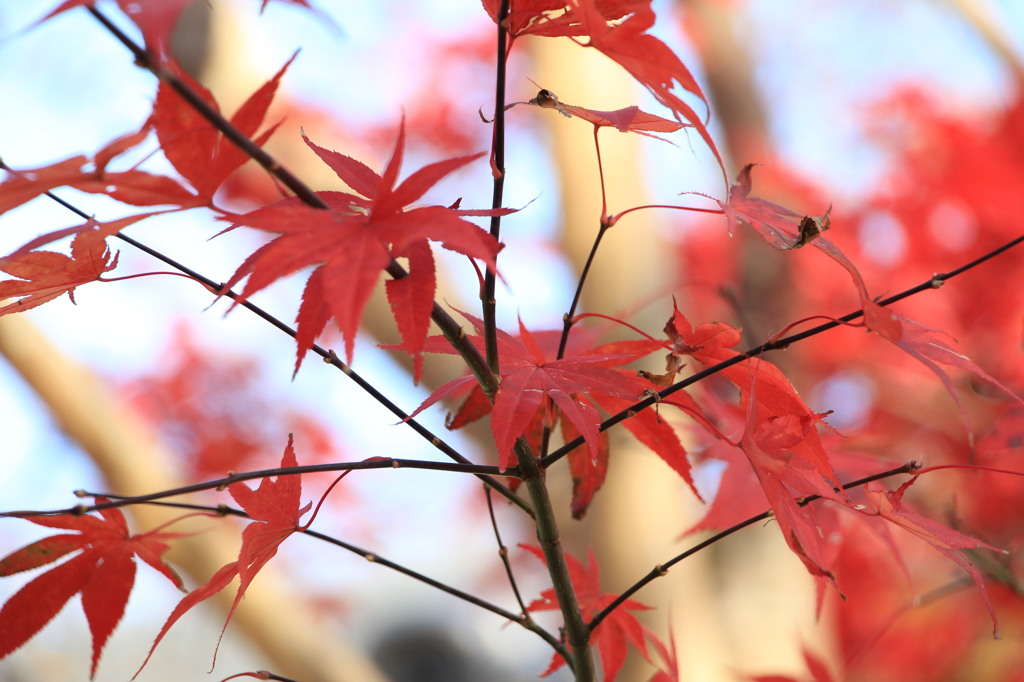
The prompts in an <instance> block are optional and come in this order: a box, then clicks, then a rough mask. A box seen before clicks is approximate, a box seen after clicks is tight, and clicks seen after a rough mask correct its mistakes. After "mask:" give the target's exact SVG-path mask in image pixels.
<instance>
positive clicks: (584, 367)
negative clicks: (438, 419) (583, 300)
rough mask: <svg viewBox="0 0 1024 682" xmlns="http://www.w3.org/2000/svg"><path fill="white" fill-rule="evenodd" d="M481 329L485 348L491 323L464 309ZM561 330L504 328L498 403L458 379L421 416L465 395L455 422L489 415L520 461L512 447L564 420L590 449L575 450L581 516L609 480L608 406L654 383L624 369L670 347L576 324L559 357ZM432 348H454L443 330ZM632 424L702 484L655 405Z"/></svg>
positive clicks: (504, 457) (497, 435)
mask: <svg viewBox="0 0 1024 682" xmlns="http://www.w3.org/2000/svg"><path fill="white" fill-rule="evenodd" d="M462 315H463V317H465V318H466V319H467V320H469V321H470V323H471V324H472V325H473V327H474V328H475V329H476V332H477V334H476V335H472V336H470V339H471V340H472V341H473V343H474V344H476V345H477V346H478V347H480V348H481V349H482V348H483V339H482V335H483V322H482V321H481V320H479V319H477V318H475V317H473V316H472V315H468V314H466V313H462ZM560 337H561V332H560V331H539V332H531V331H529V330H528V329H527V328H526V326H525V325H523V324H522V323H521V322H520V326H519V335H518V336H512V335H511V334H508V333H506V332H503V331H501V330H499V331H498V360H499V363H500V366H501V376H502V379H501V383H500V384H499V386H498V392H497V395H496V396H495V399H494V405H493V407H492V406H491V404H490V403H489V402H488V401H487V399H486V397H485V396H484V395H483V392H482V391H481V390H480V388H479V386H477V385H476V384H475V379H474V378H473V376H472V375H466V376H463V377H459V378H456V379H453V380H451V381H449V382H447V383H446V384H444V385H442V386H441V387H439V388H438V389H437V390H436V391H434V392H433V393H432V394H431V395H430V396H429V397H428V398H427V399H426V400H425V401H424V402H423V403H422V404H421V405H420V406H419V407H418V408H417V409H416V411H415V412H413V415H416V414H418V413H419V412H421V411H422V410H425V409H426V408H428V407H430V406H431V405H433V404H434V403H436V402H438V401H439V400H442V399H443V398H446V397H449V396H452V397H457V396H461V395H465V398H464V400H463V402H462V404H461V406H460V407H459V409H458V410H457V411H456V413H455V414H454V415H452V416H451V417H450V418H449V420H448V428H453V429H454V428H460V427H462V426H464V425H466V424H468V423H470V422H472V421H474V420H476V419H479V418H480V417H483V416H485V415H487V414H490V415H491V430H492V433H493V435H494V439H495V442H496V444H497V447H498V453H499V465H500V466H502V467H507V466H511V465H512V464H514V463H515V458H514V455H513V452H512V447H513V445H514V443H515V441H516V439H517V438H519V437H521V436H522V437H525V438H526V439H527V441H528V442H530V443H531V444H532V445H534V446H535V447H536V446H538V445H539V441H540V433H541V427H542V426H543V425H547V426H548V427H553V426H554V425H555V424H556V422H560V423H561V425H562V429H563V435H564V437H565V438H566V439H567V440H569V439H575V438H576V437H578V436H582V437H583V439H584V440H585V442H586V443H587V447H586V448H582V449H576V450H574V451H572V452H571V453H570V454H569V461H570V468H571V470H572V473H573V485H574V489H573V500H572V509H573V515H574V516H576V517H580V516H582V515H583V514H584V513H585V511H586V509H587V506H588V505H589V504H590V501H591V500H592V499H593V495H594V493H596V492H597V490H598V489H599V488H600V487H601V484H602V483H603V482H604V476H605V472H606V470H607V458H608V449H607V442H606V441H605V439H604V438H603V436H602V434H601V433H600V432H599V430H598V427H599V425H600V424H601V422H602V421H603V419H604V417H603V416H602V412H601V411H599V410H598V409H597V408H600V409H601V410H603V411H604V412H605V413H616V412H619V411H621V410H622V409H625V408H626V407H628V406H629V405H631V404H633V403H635V402H636V401H637V400H639V399H640V398H642V397H643V395H644V393H645V391H647V390H649V389H650V388H651V387H652V384H650V383H649V382H648V381H646V380H644V379H641V378H639V377H638V376H637V374H636V373H635V372H631V371H627V370H620V369H616V367H618V366H621V365H625V364H628V363H630V362H633V361H635V360H637V359H639V358H641V357H644V356H646V355H648V354H650V353H652V352H655V351H657V350H661V349H662V345H661V344H660V343H658V342H656V341H650V340H639V341H622V342H614V343H609V344H604V345H594V342H595V338H594V336H593V335H591V334H588V333H587V332H586V330H583V329H576V330H574V333H573V334H572V335H571V336H570V337H569V343H568V345H567V347H566V353H565V355H564V357H562V358H561V359H557V350H558V344H559V339H560ZM425 350H426V351H427V352H432V353H453V352H454V351H453V350H452V348H451V346H450V345H449V344H448V343H447V341H445V340H444V338H443V337H439V336H435V337H430V338H429V339H427V343H426V346H425ZM625 425H626V428H627V429H629V430H630V432H631V433H633V435H635V436H636V438H637V439H638V440H639V441H640V442H642V443H644V444H645V445H647V446H648V447H649V448H651V449H652V450H653V451H654V452H656V453H657V454H658V456H660V457H661V458H662V459H664V460H665V461H666V463H668V464H669V466H671V467H672V468H673V469H674V470H675V471H676V472H678V473H679V475H680V476H682V477H683V479H684V480H685V481H686V482H687V484H688V485H689V486H690V487H691V488H693V489H694V492H696V489H695V488H694V484H693V478H692V475H691V472H690V464H689V460H688V459H687V457H686V450H685V448H683V445H682V443H681V442H680V441H679V437H678V435H676V433H675V430H674V429H673V427H672V426H671V425H669V424H668V423H666V422H664V421H662V420H661V419H660V418H659V417H658V415H657V413H656V412H655V411H653V410H647V411H644V412H640V413H638V414H637V415H636V416H634V417H632V418H630V419H628V420H626V422H625Z"/></svg>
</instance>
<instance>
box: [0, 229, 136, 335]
mask: <svg viewBox="0 0 1024 682" xmlns="http://www.w3.org/2000/svg"><path fill="white" fill-rule="evenodd" d="M143 217H145V216H132V217H131V218H126V219H122V220H119V221H114V222H111V223H105V224H100V225H97V224H96V223H95V222H93V221H89V222H86V223H84V224H83V225H80V226H77V227H74V228H70V230H61V231H59V232H58V233H55V234H51V235H47V236H46V237H43V238H39V239H36V240H33V242H31V243H30V244H28V245H26V246H28V247H31V246H33V245H35V244H38V243H39V242H40V241H43V240H47V239H58V238H60V237H62V236H66V235H67V234H69V233H77V235H76V236H75V238H74V240H72V242H71V255H70V256H67V255H65V254H63V253H57V252H55V251H32V250H29V249H27V248H26V247H22V248H21V249H19V250H18V251H15V252H14V253H13V254H11V255H9V256H6V257H4V258H0V270H2V271H3V272H6V273H7V274H8V275H12V276H14V277H18V278H19V279H10V280H4V281H2V282H0V300H3V299H6V298H11V297H15V296H20V297H21V298H20V299H19V300H17V301H14V302H13V303H8V304H7V305H5V306H3V307H2V308H0V315H6V314H7V313H14V312H21V311H24V310H30V309H32V308H35V307H36V306H39V305H42V304H43V303H46V302H47V301H52V300H53V299H55V298H57V297H59V296H60V295H61V294H64V293H66V294H67V295H68V297H69V298H70V299H71V302H72V303H74V302H75V288H76V287H78V286H80V285H82V284H86V283H88V282H95V281H97V280H98V279H100V277H101V276H102V275H103V273H105V272H109V271H110V270H113V269H114V268H115V267H116V266H117V254H114V256H113V258H111V255H110V249H109V248H107V244H106V238H107V236H109V235H110V234H114V233H117V232H119V231H120V230H121V229H122V228H123V227H125V226H126V225H127V224H130V223H132V222H135V221H136V220H140V219H142V218H143Z"/></svg>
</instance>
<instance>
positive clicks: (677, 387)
mask: <svg viewBox="0 0 1024 682" xmlns="http://www.w3.org/2000/svg"><path fill="white" fill-rule="evenodd" d="M1021 242H1024V235H1021V236H1020V237H1017V238H1016V239H1013V240H1010V241H1009V242H1007V243H1005V244H1003V245H1002V246H1000V247H998V248H996V249H993V250H992V251H989V252H988V253H986V254H985V255H983V256H981V257H979V258H976V259H974V260H972V261H971V262H970V263H967V264H966V265H962V266H960V267H959V268H957V269H955V270H951V271H950V272H943V273H937V274H935V275H933V276H932V277H931V279H928V280H926V281H924V282H922V283H921V284H918V285H917V286H914V287H911V288H909V289H907V290H906V291H901V292H900V293H898V294H895V295H893V296H889V297H888V298H885V299H882V300H881V301H878V305H880V306H889V305H892V304H893V303H896V302H898V301H902V300H903V299H905V298H909V297H910V296H913V295H914V294H918V293H921V292H922V291H927V290H930V289H938V288H939V287H941V286H942V284H943V283H944V282H946V281H947V280H950V279H952V278H954V277H956V276H957V275H961V274H963V273H965V272H967V271H968V270H970V269H971V268H975V267H977V266H978V265H981V264H982V263H984V262H985V261H987V260H990V259H992V258H995V257H996V256H998V255H999V254H1001V253H1003V252H1005V251H1008V250H1009V249H1011V248H1013V247H1014V246H1017V245H1018V244H1020V243H1021ZM863 315H864V311H863V310H857V311H854V312H852V313H847V314H846V315H843V316H842V317H840V318H837V319H836V320H833V321H829V322H825V323H824V324H819V325H817V326H816V327H812V328H811V329H808V330H806V331H802V332H799V333H797V334H791V335H790V336H787V337H785V338H782V339H777V340H774V341H768V342H767V343H762V344H761V345H760V346H756V347H754V348H751V349H749V350H747V351H745V352H743V353H740V354H738V355H736V356H734V357H732V358H729V359H728V360H725V361H723V362H720V363H718V364H717V365H712V366H711V367H707V368H705V369H703V370H701V371H700V372H696V373H694V374H691V375H690V376H688V377H686V378H685V379H683V380H682V381H678V382H676V383H674V384H672V385H671V386H669V387H668V388H665V389H662V390H661V391H658V393H656V394H654V395H651V396H649V397H647V398H644V399H643V400H640V401H638V402H637V403H635V404H634V405H631V406H630V407H628V408H626V409H625V410H622V411H621V412H619V413H618V414H615V415H612V416H611V417H609V418H608V419H605V420H604V421H603V422H601V425H600V427H599V430H600V431H605V430H607V429H609V428H611V427H612V426H614V425H616V424H618V423H619V422H622V421H625V420H626V419H628V418H630V417H632V416H633V415H635V414H636V413H637V412H639V411H640V410H645V409H647V408H648V407H650V406H651V405H654V404H656V403H657V402H658V401H660V400H662V399H663V398H667V397H668V396H670V395H672V394H673V393H676V392H678V391H681V390H683V389H684V388H686V387H687V386H692V385H693V384H695V383H697V382H699V381H702V380H703V379H706V378H707V377H709V376H711V375H712V374H717V373H719V372H721V371H722V370H724V369H727V368H729V367H732V366H733V365H737V364H739V363H741V362H744V361H746V360H749V359H750V358H753V357H756V356H759V355H761V354H763V353H767V352H768V351H773V350H782V349H784V348H787V347H788V346H790V345H792V344H794V343H796V342H797V341H803V340H804V339H807V338H810V337H812V336H817V335H818V334H821V333H822V332H825V331H828V330H829V329H834V328H836V327H838V326H840V325H843V324H846V323H849V322H853V321H854V320H856V319H858V318H860V317H863ZM583 443H584V439H583V438H582V437H579V438H574V439H573V440H571V441H569V442H568V443H566V444H565V445H563V446H562V447H560V448H558V449H557V450H555V451H554V452H552V453H551V454H550V455H547V456H545V457H544V458H542V459H541V466H543V467H549V466H551V465H552V464H554V463H555V462H557V461H558V460H560V459H561V458H562V457H565V456H566V455H567V454H569V453H570V452H572V451H573V450H574V449H575V448H578V447H579V446H581V445H583Z"/></svg>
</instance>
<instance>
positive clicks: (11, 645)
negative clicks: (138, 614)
mask: <svg viewBox="0 0 1024 682" xmlns="http://www.w3.org/2000/svg"><path fill="white" fill-rule="evenodd" d="M96 501H97V502H99V503H103V502H106V501H107V500H106V499H104V498H97V500H96ZM27 520H29V521H32V522H33V523H35V524H38V525H40V526H46V527H48V528H60V529H62V530H71V531H76V532H77V534H72V533H64V534H60V535H52V536H50V537H48V538H44V539H42V540H37V541H36V542H33V543H31V544H29V545H27V546H25V547H23V548H21V549H20V550H18V551H16V552H13V553H12V554H9V555H8V556H6V557H5V558H3V559H0V577H6V576H10V575H13V574H15V573H19V572H21V571H26V570H30V569H34V568H39V567H42V566H45V565H47V564H49V563H52V562H54V561H56V560H58V559H60V558H61V557H64V556H66V555H68V554H70V553H72V552H81V553H80V554H77V555H76V556H73V557H72V558H70V559H68V560H67V561H65V562H64V563H61V564H59V565H57V566H55V567H54V568H51V569H50V570H48V571H47V572H45V573H43V574H42V575H39V576H37V577H36V578H34V579H33V580H32V581H30V582H29V583H28V584H26V585H25V586H24V587H22V588H21V589H20V590H18V591H17V592H16V593H15V594H14V596H12V597H11V598H10V599H9V600H8V601H7V603H6V604H4V606H3V609H0V657H3V656H6V655H7V654H9V653H11V652H12V651H14V650H16V649H18V648H19V647H21V645H23V644H24V643H25V642H27V641H28V640H29V639H31V638H32V637H33V636H34V635H35V634H36V633H37V632H39V630H41V629H42V628H43V627H44V626H45V625H46V624H47V623H49V622H50V620H52V619H53V617H54V616H56V615H57V614H58V613H59V612H60V611H61V609H63V608H64V605H65V604H66V603H67V602H68V600H69V599H70V598H71V597H73V596H74V595H76V594H81V596H82V608H83V610H84V611H85V617H86V620H87V621H88V623H89V630H90V632H91V633H92V666H91V668H90V677H93V676H95V675H96V667H97V666H98V665H99V660H100V655H101V654H102V653H103V647H104V646H105V645H106V643H107V639H109V637H110V635H111V633H113V631H114V628H115V627H117V624H118V622H119V621H120V620H121V616H122V615H124V609H125V606H126V605H127V603H128V596H129V594H130V593H131V590H132V587H133V586H134V584H135V559H141V560H142V561H144V562H146V563H147V564H149V565H150V566H152V567H153V568H154V569H156V570H157V571H159V572H160V573H161V574H162V575H164V577H166V578H167V579H168V580H170V581H171V582H172V583H174V585H175V586H176V587H178V588H179V589H184V588H183V587H182V583H181V578H179V577H178V574H177V573H176V572H175V571H174V569H172V568H171V567H170V566H168V565H167V564H166V563H165V562H164V561H163V559H162V556H163V554H164V553H165V552H166V551H167V549H168V545H167V544H166V543H165V542H164V540H168V539H171V538H174V537H180V536H179V535H178V534H176V533H164V532H153V531H151V532H149V533H142V534H136V535H132V534H130V533H129V531H128V524H127V522H126V521H125V518H124V515H123V514H122V513H121V511H120V510H118V509H116V508H114V509H103V510H101V511H100V516H98V517H97V516H72V515H65V516H52V517H37V518H30V519H27Z"/></svg>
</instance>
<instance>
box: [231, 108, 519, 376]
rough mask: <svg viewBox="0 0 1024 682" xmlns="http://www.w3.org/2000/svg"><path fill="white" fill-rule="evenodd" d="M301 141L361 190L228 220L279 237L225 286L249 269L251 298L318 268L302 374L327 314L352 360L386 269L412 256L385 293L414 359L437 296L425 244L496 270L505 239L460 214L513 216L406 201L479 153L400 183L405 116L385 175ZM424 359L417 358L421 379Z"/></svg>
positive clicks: (307, 304)
mask: <svg viewBox="0 0 1024 682" xmlns="http://www.w3.org/2000/svg"><path fill="white" fill-rule="evenodd" d="M303 139H304V140H305V141H306V144H307V145H309V147H310V149H312V150H313V151H314V152H315V153H316V154H317V155H318V156H319V157H320V158H321V159H322V160H323V161H324V162H325V163H326V164H327V165H328V166H330V167H331V169H333V170H334V172H335V173H337V175H338V177H339V178H341V179H342V180H343V181H344V182H345V183H346V184H347V185H348V186H349V187H351V188H352V189H353V190H355V191H356V192H357V193H358V196H357V195H354V194H348V193H345V192H319V193H318V196H319V197H320V198H321V199H323V200H324V202H325V203H326V204H327V205H328V206H329V209H328V210H322V209H316V208H312V207H310V206H306V205H305V204H302V203H300V202H299V201H298V200H297V199H294V198H292V199H286V200H284V201H281V202H277V203H276V204H271V205H269V206H264V207H263V208H259V209H256V210H255V211H252V212H250V213H247V214H245V215H233V216H228V217H225V218H223V219H224V220H230V221H232V222H233V223H234V224H233V225H232V228H233V227H236V226H238V225H246V226H248V227H254V228H256V229H258V230H263V231H266V232H272V233H277V234H278V235H279V236H277V237H275V238H274V239H273V240H271V241H270V242H269V243H267V244H265V245H264V246H262V247H261V248H260V249H258V250H257V251H256V252H255V253H253V254H252V255H251V256H249V258H247V259H246V260H245V262H244V263H242V264H241V265H240V266H239V267H238V270H236V271H235V274H234V275H232V276H231V279H230V280H228V282H227V283H226V284H225V285H224V288H225V289H228V288H230V287H231V286H233V285H234V284H236V283H237V282H238V281H240V280H241V279H242V278H243V277H245V276H246V275H248V276H249V279H248V281H247V282H246V284H245V288H244V289H243V291H242V296H243V297H247V296H249V295H251V294H253V293H254V292H256V291H259V290H260V289H262V288H264V287H266V286H267V285H269V284H270V283H271V282H273V281H275V280H277V279H279V278H281V277H285V276H287V275H290V274H292V273H294V272H296V271H297V270H300V269H302V268H304V267H307V266H316V269H315V270H314V271H313V273H312V274H311V275H310V277H309V280H308V281H307V282H306V288H305V290H304V291H303V294H302V304H301V306H300V307H299V314H298V329H297V335H296V342H297V348H298V350H297V357H296V361H295V371H298V368H299V365H301V363H302V358H303V356H304V355H305V353H306V351H308V350H309V349H310V348H312V346H313V342H314V341H315V340H316V337H317V336H318V335H319V334H320V332H322V331H323V329H324V327H325V326H326V324H327V322H328V321H329V320H330V319H331V318H334V320H335V322H336V323H337V325H338V328H339V329H340V330H341V333H342V335H343V337H344V339H345V355H346V358H347V359H348V361H349V362H351V360H352V352H353V350H354V346H355V335H356V332H357V330H358V328H359V320H360V318H361V317H362V312H363V309H364V308H365V307H366V303H367V301H368V299H369V297H370V294H371V292H372V291H373V287H374V285H375V284H376V283H377V281H378V280H379V279H380V276H381V271H382V270H384V269H385V268H386V267H387V266H388V264H389V263H391V261H392V259H393V258H401V257H405V258H408V259H409V265H410V267H409V277H408V278H407V279H411V281H410V282H409V283H407V284H401V283H395V284H392V285H390V286H389V287H388V299H389V301H390V303H391V308H392V311H393V312H394V315H395V318H396V320H397V322H398V329H399V332H400V333H401V334H402V338H403V340H404V342H405V345H404V347H405V349H406V351H407V352H409V353H410V355H412V356H413V357H414V358H418V356H419V355H420V353H421V352H422V348H423V341H424V339H425V338H426V333H427V327H428V325H429V320H430V314H431V311H432V309H433V300H434V288H435V284H434V281H435V280H434V260H433V257H432V256H431V255H430V253H429V249H430V247H429V244H428V241H438V242H441V245H442V246H443V247H444V248H446V249H448V250H450V251H455V252H457V253H461V254H464V255H466V256H469V257H471V258H476V259H479V260H482V261H484V262H485V263H486V264H487V265H488V266H490V267H492V268H493V267H495V256H496V255H497V253H498V251H499V250H500V248H501V246H500V244H498V242H497V240H496V239H494V237H492V236H491V235H490V234H488V233H487V232H486V231H484V230H483V229H481V228H480V227H478V226H476V225H474V224H472V223H470V222H469V221H467V220H465V219H464V218H463V216H465V215H484V216H492V215H507V214H508V213H511V212H512V211H511V210H510V209H497V210H493V211H492V210H461V209H454V208H445V207H443V206H424V207H415V208H406V207H407V206H408V205H409V204H411V203H413V202H415V201H417V200H418V199H420V197H422V196H423V194H425V193H426V192H427V190H429V189H430V188H431V187H432V186H433V185H434V184H436V183H437V182H438V181H439V180H441V179H442V178H443V177H445V176H446V175H448V174H449V173H451V172H453V171H455V170H457V169H458V168H461V167H462V166H464V165H466V164H468V163H469V162H471V161H473V160H475V159H478V158H480V156H482V154H473V155H471V156H460V157H456V158H452V159H447V160H444V161H438V162H436V163H432V164H429V165H427V166H425V167H423V168H421V169H419V170H418V171H416V172H414V173H413V174H412V175H410V176H409V177H407V178H406V179H405V180H404V181H402V182H401V183H398V184H397V186H396V183H397V180H398V173H399V170H400V168H401V165H402V157H403V155H404V149H405V124H404V121H403V123H402V126H401V128H400V129H399V133H398V140H397V142H396V144H395V151H394V154H393V155H392V157H391V160H390V161H389V162H388V164H387V166H386V168H385V170H384V173H383V174H382V175H378V174H377V173H375V172H374V171H372V170H370V168H369V167H367V166H366V165H364V164H363V163H361V162H359V161H357V160H355V159H353V158H351V157H348V156H345V155H343V154H339V153H338V152H335V151H331V150H328V149H324V148H323V147H320V146H318V145H316V144H314V143H313V142H311V141H310V140H309V139H308V138H306V137H305V135H303ZM229 229H231V228H229ZM420 366H421V365H420V361H419V360H418V359H417V360H416V367H417V370H416V372H417V378H418V373H419V367H420Z"/></svg>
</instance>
